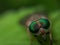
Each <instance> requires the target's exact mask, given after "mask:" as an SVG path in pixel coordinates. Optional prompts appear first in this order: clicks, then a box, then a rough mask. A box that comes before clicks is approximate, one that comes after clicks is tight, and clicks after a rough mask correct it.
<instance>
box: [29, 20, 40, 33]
mask: <svg viewBox="0 0 60 45" xmlns="http://www.w3.org/2000/svg"><path fill="white" fill-rule="evenodd" d="M39 29H40V27H39V25H38V24H37V23H36V22H35V21H33V22H32V23H31V24H30V26H29V30H30V32H32V33H37V32H38V31H39Z"/></svg>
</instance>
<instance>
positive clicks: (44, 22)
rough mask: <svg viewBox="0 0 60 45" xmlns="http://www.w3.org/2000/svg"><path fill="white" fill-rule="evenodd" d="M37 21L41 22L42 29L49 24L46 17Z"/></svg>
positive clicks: (46, 27)
mask: <svg viewBox="0 0 60 45" xmlns="http://www.w3.org/2000/svg"><path fill="white" fill-rule="evenodd" d="M39 22H40V23H41V24H42V28H44V29H48V28H49V26H50V22H49V20H48V19H45V18H40V19H39Z"/></svg>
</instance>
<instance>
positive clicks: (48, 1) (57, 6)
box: [0, 0, 60, 45]
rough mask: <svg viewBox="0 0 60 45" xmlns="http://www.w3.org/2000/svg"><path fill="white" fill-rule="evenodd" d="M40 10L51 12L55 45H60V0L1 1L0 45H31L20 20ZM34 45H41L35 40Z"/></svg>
mask: <svg viewBox="0 0 60 45" xmlns="http://www.w3.org/2000/svg"><path fill="white" fill-rule="evenodd" d="M38 10H39V11H42V10H47V11H48V12H49V15H48V17H49V19H50V20H51V22H52V26H51V27H52V29H51V30H52V33H53V38H54V40H55V41H54V42H53V45H60V1H59V0H0V45H30V39H29V37H28V34H27V31H26V28H25V27H24V26H23V25H21V24H19V20H22V18H24V17H25V16H28V14H32V13H34V12H36V11H38ZM46 43H47V42H46ZM33 45H39V44H38V42H37V41H36V40H34V39H33ZM46 45H48V44H46Z"/></svg>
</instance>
